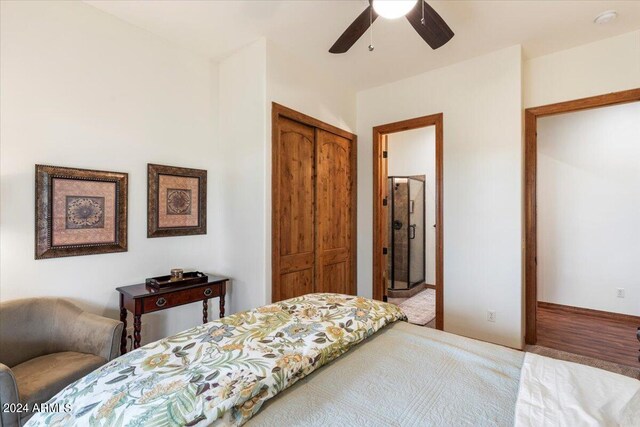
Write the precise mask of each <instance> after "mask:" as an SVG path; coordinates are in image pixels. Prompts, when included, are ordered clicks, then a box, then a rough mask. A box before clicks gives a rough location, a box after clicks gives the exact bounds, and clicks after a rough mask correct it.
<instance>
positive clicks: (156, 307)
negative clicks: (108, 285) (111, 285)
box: [116, 272, 229, 354]
mask: <svg viewBox="0 0 640 427" xmlns="http://www.w3.org/2000/svg"><path fill="white" fill-rule="evenodd" d="M228 281H229V279H228V278H226V277H221V276H214V275H206V274H203V273H200V272H193V273H184V275H183V276H182V277H180V278H176V277H173V278H172V276H161V277H154V278H151V279H147V281H146V283H140V284H138V285H131V286H122V287H119V288H116V290H117V291H118V292H120V320H121V321H122V322H123V323H124V328H123V330H122V340H121V342H120V353H121V354H125V353H126V352H127V310H128V311H130V312H131V313H133V348H134V349H136V348H138V347H140V333H141V330H142V320H141V317H142V315H143V314H146V313H152V312H154V311H160V310H166V309H167V308H171V307H177V306H179V305H184V304H189V303H192V302H198V301H202V322H203V323H207V322H208V317H209V312H208V309H209V306H208V301H209V299H210V298H216V297H218V298H220V317H221V318H222V317H224V297H225V294H226V288H227V286H226V285H227V282H228Z"/></svg>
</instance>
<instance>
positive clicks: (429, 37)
mask: <svg viewBox="0 0 640 427" xmlns="http://www.w3.org/2000/svg"><path fill="white" fill-rule="evenodd" d="M423 7H424V25H422V8H423ZM407 19H408V20H409V22H410V23H411V26H412V27H413V28H414V29H415V30H416V31H417V32H418V34H420V37H422V38H423V39H424V41H426V42H427V44H428V45H429V46H431V48H432V49H437V48H439V47H440V46H442V45H444V44H445V43H447V42H448V41H449V40H451V38H452V37H453V31H451V28H449V26H448V25H447V23H446V22H444V19H442V17H441V16H440V15H438V12H436V11H435V10H433V8H432V7H431V6H429V5H428V4H427V2H425V1H424V0H421V1H420V2H418V3H417V4H416V6H415V7H414V8H413V9H411V11H410V12H409V13H407Z"/></svg>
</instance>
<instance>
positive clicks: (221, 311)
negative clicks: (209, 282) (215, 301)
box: [220, 294, 224, 319]
mask: <svg viewBox="0 0 640 427" xmlns="http://www.w3.org/2000/svg"><path fill="white" fill-rule="evenodd" d="M223 317H224V294H221V295H220V318H221V319H222V318H223Z"/></svg>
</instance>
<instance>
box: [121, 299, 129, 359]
mask: <svg viewBox="0 0 640 427" xmlns="http://www.w3.org/2000/svg"><path fill="white" fill-rule="evenodd" d="M120 321H121V322H122V323H124V326H123V327H122V337H121V338H120V354H121V355H122V354H125V353H126V352H127V309H126V308H124V301H123V298H122V294H120Z"/></svg>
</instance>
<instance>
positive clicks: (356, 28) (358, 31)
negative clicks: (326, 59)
mask: <svg viewBox="0 0 640 427" xmlns="http://www.w3.org/2000/svg"><path fill="white" fill-rule="evenodd" d="M370 14H371V15H370ZM377 17H378V15H377V14H376V13H375V12H374V11H373V9H372V8H371V5H369V7H367V8H366V9H365V10H364V12H362V13H361V14H360V16H358V17H357V18H356V19H355V21H353V22H352V23H351V25H349V27H348V28H347V29H346V30H345V31H344V33H342V35H341V36H340V38H338V40H336V42H335V43H334V44H333V46H331V49H329V52H331V53H345V52H346V51H348V50H349V49H350V48H351V46H353V45H354V44H355V42H357V41H358V39H359V38H360V37H361V36H362V35H363V34H364V32H365V31H367V28H369V26H370V25H371V23H372V22H373V21H375V20H376V18H377Z"/></svg>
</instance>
